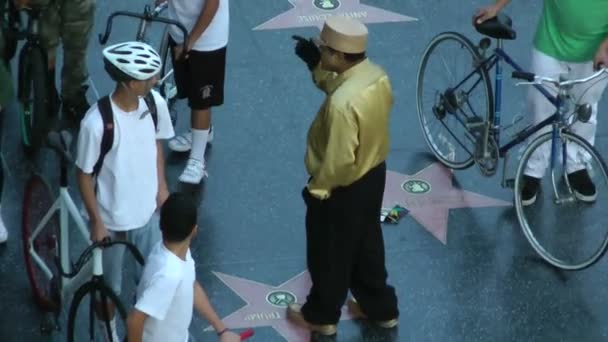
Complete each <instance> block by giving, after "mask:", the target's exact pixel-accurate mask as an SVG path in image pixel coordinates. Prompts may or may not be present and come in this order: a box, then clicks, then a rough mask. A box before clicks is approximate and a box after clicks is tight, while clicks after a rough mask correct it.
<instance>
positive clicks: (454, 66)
mask: <svg viewBox="0 0 608 342" xmlns="http://www.w3.org/2000/svg"><path fill="white" fill-rule="evenodd" d="M459 60H460V61H461V62H460V63H458V61H459ZM481 60H482V58H481V56H480V55H479V53H478V52H477V50H476V48H475V47H474V46H473V44H472V43H471V41H470V40H469V39H467V38H466V37H465V36H463V35H461V34H459V33H455V32H444V33H441V34H439V35H437V36H436V37H435V38H433V39H432V40H431V42H430V43H429V44H428V46H427V48H426V50H425V51H424V54H423V56H422V59H421V61H420V66H419V67H418V75H417V80H416V102H417V107H418V119H419V122H420V126H421V128H422V132H423V135H424V139H425V140H426V142H427V145H428V146H429V148H430V149H431V151H432V152H433V154H434V155H435V156H436V157H437V159H439V161H440V162H441V163H443V164H444V165H445V166H447V167H449V168H451V169H464V168H467V167H469V166H471V165H472V164H473V162H474V159H473V154H474V153H475V144H476V141H477V140H476V139H477V138H476V136H475V133H474V131H472V130H469V129H467V128H466V126H465V124H466V123H467V122H470V123H472V122H484V121H488V120H489V121H491V120H493V118H494V112H493V105H492V102H493V99H492V86H491V84H490V78H489V77H488V73H487V70H486V69H485V68H479V69H477V70H476V69H475V68H476V66H477V64H478V63H479V62H480V61H481ZM469 76H470V77H469ZM478 87H480V88H481V92H477V93H473V91H474V90H475V89H477V88H478Z"/></svg>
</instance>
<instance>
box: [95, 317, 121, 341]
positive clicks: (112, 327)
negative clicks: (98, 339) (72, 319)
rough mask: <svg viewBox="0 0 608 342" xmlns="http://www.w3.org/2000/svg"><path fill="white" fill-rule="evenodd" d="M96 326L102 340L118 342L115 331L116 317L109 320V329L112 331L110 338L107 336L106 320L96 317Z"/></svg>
mask: <svg viewBox="0 0 608 342" xmlns="http://www.w3.org/2000/svg"><path fill="white" fill-rule="evenodd" d="M97 327H98V328H99V332H100V334H101V336H102V337H103V340H104V342H120V339H119V338H118V334H117V333H116V317H114V318H112V320H111V321H110V331H111V332H112V338H110V336H108V331H107V330H106V322H104V321H102V320H100V319H98V320H97Z"/></svg>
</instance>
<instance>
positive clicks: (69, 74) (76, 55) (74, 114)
mask: <svg viewBox="0 0 608 342" xmlns="http://www.w3.org/2000/svg"><path fill="white" fill-rule="evenodd" d="M94 14H95V0H63V1H62V6H61V8H60V15H61V39H62V42H63V52H64V53H63V55H64V56H63V58H64V61H63V68H62V70H61V97H62V98H63V102H64V104H63V108H64V113H66V115H68V116H69V117H70V118H71V119H74V120H76V121H78V122H79V121H80V119H82V117H83V116H84V114H85V113H86V111H87V110H88V109H89V103H88V101H87V98H86V91H87V89H88V87H87V86H86V82H87V79H88V77H89V74H88V70H87V65H86V56H87V48H88V45H89V39H90V37H91V31H92V28H93V21H94Z"/></svg>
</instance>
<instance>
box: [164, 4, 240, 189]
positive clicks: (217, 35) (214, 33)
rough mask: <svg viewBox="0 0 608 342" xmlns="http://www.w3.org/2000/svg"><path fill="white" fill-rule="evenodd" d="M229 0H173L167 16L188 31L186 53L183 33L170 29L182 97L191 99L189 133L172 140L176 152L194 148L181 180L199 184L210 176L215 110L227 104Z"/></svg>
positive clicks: (176, 74) (174, 66) (172, 147)
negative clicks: (207, 151)
mask: <svg viewBox="0 0 608 342" xmlns="http://www.w3.org/2000/svg"><path fill="white" fill-rule="evenodd" d="M228 1H229V0H169V8H168V12H169V18H170V19H172V20H177V21H179V22H180V23H182V24H183V25H184V26H185V27H186V30H188V41H187V42H186V48H187V51H182V45H181V44H182V42H183V39H184V38H183V37H182V33H181V32H180V31H179V29H178V28H177V27H175V26H171V29H170V31H169V32H170V38H171V39H170V42H169V44H170V46H172V47H173V54H172V62H173V72H174V77H175V83H176V85H177V90H178V98H187V99H188V106H189V107H190V109H191V119H190V127H191V130H190V131H189V132H186V133H184V134H182V135H180V136H177V137H175V138H174V139H172V140H170V141H169V148H170V149H171V150H173V151H176V152H187V151H188V150H190V158H189V159H188V163H187V165H186V168H185V169H184V171H183V173H182V174H181V175H180V176H179V180H180V181H181V182H184V183H190V184H198V183H200V182H201V180H202V179H203V178H206V177H207V171H206V166H205V149H206V146H207V143H208V142H211V140H212V139H213V131H212V126H211V107H218V106H221V105H222V104H223V103H224V76H225V69H226V47H227V45H228V31H229V26H230V25H229V21H230V16H229V5H228Z"/></svg>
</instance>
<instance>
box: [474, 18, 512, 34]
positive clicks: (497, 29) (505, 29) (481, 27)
mask: <svg viewBox="0 0 608 342" xmlns="http://www.w3.org/2000/svg"><path fill="white" fill-rule="evenodd" d="M512 24H513V21H512V20H511V18H509V16H507V15H506V14H503V13H498V15H497V16H496V17H494V18H492V19H488V20H486V21H484V22H483V23H481V24H477V22H475V29H476V30H477V32H479V33H481V34H483V35H485V36H488V37H492V38H496V39H507V40H513V39H515V38H516V37H517V33H516V32H515V30H513V27H512Z"/></svg>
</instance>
